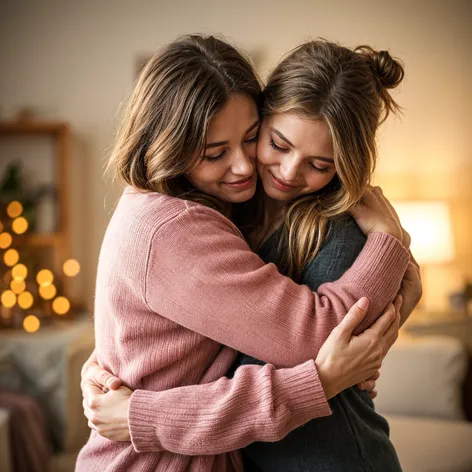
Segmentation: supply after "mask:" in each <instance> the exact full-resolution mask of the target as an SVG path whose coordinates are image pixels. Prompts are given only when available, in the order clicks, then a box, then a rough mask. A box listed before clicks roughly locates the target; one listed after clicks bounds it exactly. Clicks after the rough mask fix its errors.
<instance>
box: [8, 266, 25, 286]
mask: <svg viewBox="0 0 472 472" xmlns="http://www.w3.org/2000/svg"><path fill="white" fill-rule="evenodd" d="M27 275H28V269H27V268H26V266H25V265H24V264H18V265H16V266H15V267H13V269H12V270H11V276H12V278H13V280H16V281H17V282H19V281H20V280H25V279H26V276H27Z"/></svg>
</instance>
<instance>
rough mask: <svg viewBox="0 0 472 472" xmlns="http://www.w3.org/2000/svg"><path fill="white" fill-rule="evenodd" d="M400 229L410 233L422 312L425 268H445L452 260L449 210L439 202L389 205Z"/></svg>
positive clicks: (424, 298)
mask: <svg viewBox="0 0 472 472" xmlns="http://www.w3.org/2000/svg"><path fill="white" fill-rule="evenodd" d="M392 204H393V206H394V208H395V210H396V211H397V213H398V216H399V217H400V221H401V223H402V226H403V227H404V228H405V229H406V230H407V231H408V233H410V236H411V252H412V254H413V255H414V257H415V259H416V260H417V261H418V263H419V265H420V270H421V275H422V280H423V297H422V302H421V303H420V307H419V308H421V309H423V308H424V300H426V299H427V298H426V297H425V294H426V288H427V287H426V278H425V271H426V269H427V266H428V265H431V264H445V263H448V262H451V261H452V260H453V259H454V240H453V235H452V224H451V215H450V212H449V207H448V206H447V204H446V203H445V202H441V201H402V202H393V203H392Z"/></svg>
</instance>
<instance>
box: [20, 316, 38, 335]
mask: <svg viewBox="0 0 472 472" xmlns="http://www.w3.org/2000/svg"><path fill="white" fill-rule="evenodd" d="M40 326H41V323H40V322H39V319H38V318H37V317H36V316H34V315H28V316H27V317H26V318H25V319H24V320H23V328H24V330H25V331H26V332H27V333H35V332H36V331H38V329H39V327H40Z"/></svg>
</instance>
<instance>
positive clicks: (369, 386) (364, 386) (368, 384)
mask: <svg viewBox="0 0 472 472" xmlns="http://www.w3.org/2000/svg"><path fill="white" fill-rule="evenodd" d="M360 385H361V387H360V390H366V391H368V392H371V391H372V390H374V388H375V380H364V382H361V383H360Z"/></svg>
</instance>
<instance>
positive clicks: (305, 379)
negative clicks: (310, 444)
mask: <svg viewBox="0 0 472 472" xmlns="http://www.w3.org/2000/svg"><path fill="white" fill-rule="evenodd" d="M330 413H331V412H330V409H329V406H328V403H327V401H326V398H325V395H324V392H323V388H322V386H321V382H320V380H319V377H318V373H317V370H316V367H315V365H314V362H313V361H308V362H306V363H304V364H302V365H300V366H297V367H294V368H291V369H275V368H274V366H272V365H265V366H263V367H262V366H254V365H252V366H249V365H248V366H242V367H240V368H239V369H237V371H236V373H235V375H234V377H233V378H232V379H228V378H226V377H223V378H221V379H219V380H217V381H216V382H212V383H210V384H204V385H192V386H186V387H177V388H174V389H170V390H166V391H162V392H150V391H144V390H136V391H135V392H134V393H133V395H132V397H131V403H130V410H129V424H130V432H131V440H132V443H133V447H134V448H135V450H136V451H137V452H145V451H171V452H174V453H179V454H186V455H206V454H222V453H224V452H228V451H232V450H235V449H240V448H242V447H244V446H246V445H248V444H250V443H252V442H254V441H265V442H272V441H278V440H280V439H282V438H283V437H284V436H285V435H287V434H288V433H289V432H290V431H292V430H293V429H295V428H297V427H299V426H301V425H302V424H304V423H306V422H307V421H309V420H310V419H312V418H315V417H322V416H327V415H329V414H330Z"/></svg>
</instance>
